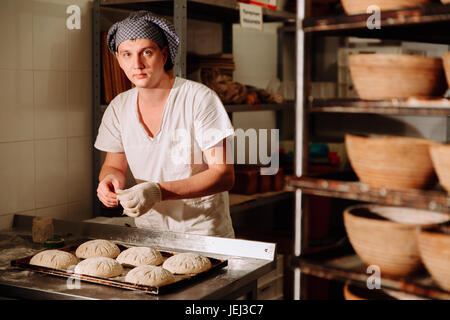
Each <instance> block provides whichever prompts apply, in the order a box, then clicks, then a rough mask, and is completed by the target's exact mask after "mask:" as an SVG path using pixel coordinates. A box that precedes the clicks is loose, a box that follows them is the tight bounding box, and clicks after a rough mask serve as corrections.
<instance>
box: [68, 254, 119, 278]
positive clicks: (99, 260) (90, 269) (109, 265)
mask: <svg viewBox="0 0 450 320" xmlns="http://www.w3.org/2000/svg"><path fill="white" fill-rule="evenodd" d="M122 271H123V268H122V265H121V264H120V263H119V262H117V261H116V260H114V259H111V258H106V257H95V258H88V259H86V260H83V261H81V262H80V263H79V264H77V266H76V267H75V273H79V274H86V275H89V276H94V277H102V278H111V277H117V276H120V275H121V274H122Z"/></svg>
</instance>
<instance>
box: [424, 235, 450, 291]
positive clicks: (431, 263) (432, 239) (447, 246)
mask: <svg viewBox="0 0 450 320" xmlns="http://www.w3.org/2000/svg"><path fill="white" fill-rule="evenodd" d="M417 241H418V245H419V251H420V256H421V259H422V261H423V264H424V265H425V268H426V269H427V271H428V272H429V273H430V274H431V277H432V278H433V279H434V280H435V281H436V283H437V284H438V285H439V286H440V287H441V288H442V289H444V290H446V291H450V228H449V227H447V230H445V231H442V232H430V231H422V232H419V233H418V234H417Z"/></svg>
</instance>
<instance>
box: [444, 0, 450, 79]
mask: <svg viewBox="0 0 450 320" xmlns="http://www.w3.org/2000/svg"><path fill="white" fill-rule="evenodd" d="M447 3H450V0H448V2H447ZM442 62H443V64H444V71H445V77H446V78H447V84H448V87H449V88H450V52H449V53H447V54H445V55H444V56H443V57H442Z"/></svg>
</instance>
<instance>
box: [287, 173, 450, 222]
mask: <svg viewBox="0 0 450 320" xmlns="http://www.w3.org/2000/svg"><path fill="white" fill-rule="evenodd" d="M286 181H287V185H288V186H289V187H293V188H300V189H302V191H303V192H304V193H306V194H313V195H319V196H325V197H334V198H343V199H350V200H357V201H366V202H373V203H379V204H385V205H392V206H403V207H410V208H417V209H423V210H430V211H437V212H442V213H446V214H449V215H450V197H449V196H448V195H447V193H446V192H444V191H435V190H415V189H411V190H389V189H385V188H375V187H370V186H368V185H366V184H364V183H361V182H355V181H352V182H347V181H337V180H328V179H318V178H309V177H302V178H296V177H287V178H286Z"/></svg>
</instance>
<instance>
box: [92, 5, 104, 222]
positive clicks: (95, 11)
mask: <svg viewBox="0 0 450 320" xmlns="http://www.w3.org/2000/svg"><path fill="white" fill-rule="evenodd" d="M100 39H101V37H100V4H99V0H94V3H93V8H92V48H93V54H92V85H93V87H94V88H93V89H94V90H93V107H94V114H93V117H94V119H93V121H92V123H93V126H94V128H93V131H92V132H93V138H94V139H95V137H96V136H97V133H98V124H99V123H100V120H101V119H100V115H101V114H103V113H102V112H101V110H100V104H101V76H100V75H101V72H102V66H101V62H100V52H101V44H100ZM92 158H93V163H92V166H93V170H92V185H93V186H94V188H92V189H93V197H92V208H93V216H94V217H97V216H100V215H101V207H100V202H99V201H98V200H97V193H96V190H97V188H96V187H95V186H97V183H98V176H99V174H100V151H99V150H96V149H95V148H94V149H93V157H92Z"/></svg>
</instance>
